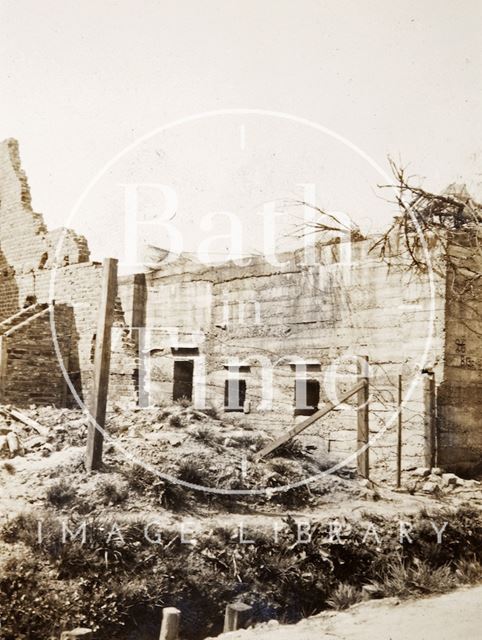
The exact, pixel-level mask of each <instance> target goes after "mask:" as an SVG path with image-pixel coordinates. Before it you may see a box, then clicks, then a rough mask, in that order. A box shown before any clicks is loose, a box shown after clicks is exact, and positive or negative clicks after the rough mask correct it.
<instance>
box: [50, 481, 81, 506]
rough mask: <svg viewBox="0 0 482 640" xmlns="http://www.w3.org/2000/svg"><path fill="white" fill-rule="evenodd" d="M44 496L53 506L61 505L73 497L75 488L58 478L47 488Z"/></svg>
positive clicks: (70, 500)
mask: <svg viewBox="0 0 482 640" xmlns="http://www.w3.org/2000/svg"><path fill="white" fill-rule="evenodd" d="M46 498H47V500H48V501H49V502H50V504H52V505H53V506H54V507H63V506H65V505H66V504H69V502H72V500H73V499H74V498H75V490H74V489H73V487H71V486H70V485H68V484H67V482H66V481H65V480H59V481H58V482H55V483H54V484H52V485H50V487H49V488H48V489H47V494H46Z"/></svg>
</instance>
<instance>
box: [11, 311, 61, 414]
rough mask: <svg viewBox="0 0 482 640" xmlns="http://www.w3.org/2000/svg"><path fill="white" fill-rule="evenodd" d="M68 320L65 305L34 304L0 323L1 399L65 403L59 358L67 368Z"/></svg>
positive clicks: (17, 402) (18, 403) (19, 403)
mask: <svg viewBox="0 0 482 640" xmlns="http://www.w3.org/2000/svg"><path fill="white" fill-rule="evenodd" d="M51 313H52V314H54V315H55V324H56V326H57V335H58V343H57V348H58V353H57V351H56V349H55V346H54V342H53V338H52V331H51V326H50V314H51ZM72 321H73V314H72V309H71V308H70V307H68V306H66V305H60V306H56V307H55V308H53V309H49V307H48V306H47V305H39V304H37V305H32V307H29V308H28V309H25V310H24V311H23V312H21V313H19V314H17V315H16V316H15V317H14V318H12V319H11V320H10V321H5V322H4V323H3V324H2V325H0V342H1V355H0V371H1V383H0V384H1V389H0V395H1V399H2V402H3V403H6V404H13V405H16V406H19V407H25V406H29V405H31V404H37V405H46V404H53V405H56V406H64V405H65V404H66V396H67V387H66V384H65V379H64V376H63V373H62V369H61V366H60V362H62V363H63V365H64V367H65V368H66V369H67V370H68V368H69V356H70V352H71V348H72V346H73V345H71V336H72V332H71V325H72ZM58 356H60V359H59V357H58ZM27 390H28V392H27Z"/></svg>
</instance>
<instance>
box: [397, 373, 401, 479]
mask: <svg viewBox="0 0 482 640" xmlns="http://www.w3.org/2000/svg"><path fill="white" fill-rule="evenodd" d="M401 486H402V376H401V374H400V375H399V376H398V423H397V489H400V487H401Z"/></svg>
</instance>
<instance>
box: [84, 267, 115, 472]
mask: <svg viewBox="0 0 482 640" xmlns="http://www.w3.org/2000/svg"><path fill="white" fill-rule="evenodd" d="M116 295H117V260H116V259H115V258H107V259H106V260H104V266H103V275H102V297H101V300H100V306H99V316H98V322H97V334H96V343H95V355H94V389H93V396H92V404H91V408H90V415H91V418H90V421H89V431H88V436H87V452H86V466H87V469H88V470H89V471H92V470H93V469H98V468H99V467H100V465H101V464H102V444H103V441H104V436H103V435H102V433H101V431H100V430H99V429H98V426H99V427H100V428H101V429H103V428H104V426H105V411H106V407H107V394H108V390H109V373H110V348H111V347H110V345H111V329H112V322H113V319H114V304H115V299H116Z"/></svg>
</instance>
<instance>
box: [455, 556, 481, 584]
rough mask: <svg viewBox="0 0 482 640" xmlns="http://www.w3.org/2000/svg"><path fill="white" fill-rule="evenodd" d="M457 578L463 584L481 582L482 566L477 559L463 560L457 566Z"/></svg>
mask: <svg viewBox="0 0 482 640" xmlns="http://www.w3.org/2000/svg"><path fill="white" fill-rule="evenodd" d="M455 576H456V578H457V580H458V582H460V583H461V584H474V583H475V582H480V581H481V580H482V564H481V563H480V562H479V561H478V560H477V559H476V558H473V559H470V558H461V559H460V560H459V561H458V562H457V564H456V566H455Z"/></svg>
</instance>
